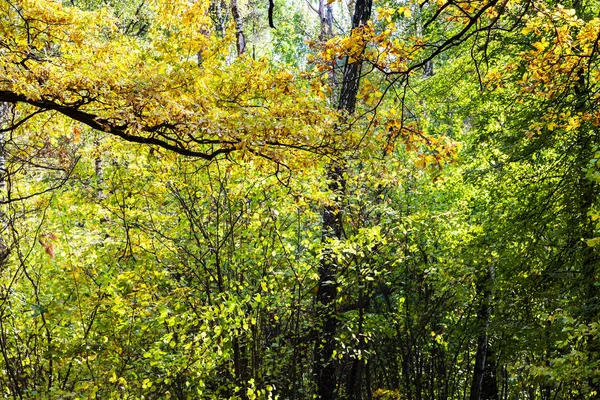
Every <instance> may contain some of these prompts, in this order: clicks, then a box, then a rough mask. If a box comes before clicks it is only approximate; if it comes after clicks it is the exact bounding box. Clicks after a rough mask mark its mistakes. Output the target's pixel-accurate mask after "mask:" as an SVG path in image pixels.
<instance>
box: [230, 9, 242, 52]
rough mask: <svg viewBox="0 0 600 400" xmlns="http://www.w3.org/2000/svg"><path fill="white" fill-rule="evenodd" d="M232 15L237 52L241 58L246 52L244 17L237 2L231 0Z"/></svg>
mask: <svg viewBox="0 0 600 400" xmlns="http://www.w3.org/2000/svg"><path fill="white" fill-rule="evenodd" d="M231 15H233V22H235V37H236V46H237V52H238V56H241V55H242V54H244V52H245V51H246V37H245V36H244V29H243V22H242V15H241V14H240V9H239V7H238V2H237V0H231Z"/></svg>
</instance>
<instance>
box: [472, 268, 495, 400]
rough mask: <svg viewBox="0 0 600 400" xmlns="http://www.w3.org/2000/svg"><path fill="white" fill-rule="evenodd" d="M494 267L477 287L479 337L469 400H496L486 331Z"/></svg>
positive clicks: (492, 366) (490, 304)
mask: <svg viewBox="0 0 600 400" xmlns="http://www.w3.org/2000/svg"><path fill="white" fill-rule="evenodd" d="M494 274H495V271H494V267H493V266H492V265H490V266H489V267H488V271H487V274H486V275H485V278H484V279H483V282H481V284H480V285H479V288H480V290H479V291H480V292H481V294H482V296H481V308H480V310H479V312H478V314H477V320H478V325H479V336H478V338H477V352H476V353H475V369H474V371H473V381H472V383H471V396H470V397H469V399H470V400H492V399H497V398H498V385H497V382H496V371H495V365H494V363H493V361H492V357H491V350H490V343H489V337H488V330H489V327H490V319H491V315H492V285H493V283H494Z"/></svg>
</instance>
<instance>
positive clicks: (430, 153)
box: [384, 119, 457, 169]
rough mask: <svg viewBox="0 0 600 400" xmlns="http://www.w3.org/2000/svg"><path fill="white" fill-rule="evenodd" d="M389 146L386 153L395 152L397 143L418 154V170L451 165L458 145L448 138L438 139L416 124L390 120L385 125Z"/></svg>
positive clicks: (416, 161) (416, 160)
mask: <svg viewBox="0 0 600 400" xmlns="http://www.w3.org/2000/svg"><path fill="white" fill-rule="evenodd" d="M385 129H386V132H387V136H388V138H387V145H386V147H385V148H384V152H385V153H386V154H387V153H389V152H390V151H392V150H393V147H394V145H395V144H396V143H397V142H400V143H402V144H403V145H404V146H405V147H406V150H407V151H408V152H412V153H415V154H416V159H415V166H416V167H417V168H423V169H424V168H429V167H441V166H443V165H444V164H449V163H451V162H452V161H453V159H454V158H455V156H456V150H457V144H456V143H455V142H454V141H453V140H451V139H450V138H447V137H436V136H433V135H431V134H429V133H427V132H425V131H423V130H421V129H419V127H418V125H417V124H416V123H415V122H403V121H401V120H398V119H390V120H388V121H387V122H386V123H385Z"/></svg>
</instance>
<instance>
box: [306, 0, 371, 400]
mask: <svg viewBox="0 0 600 400" xmlns="http://www.w3.org/2000/svg"><path fill="white" fill-rule="evenodd" d="M371 6H372V0H357V1H356V3H355V12H354V17H353V20H352V27H353V28H357V27H360V26H364V25H365V24H366V22H367V21H368V19H369V18H370V16H371ZM361 66H362V64H361V62H360V61H357V62H352V63H351V62H349V60H348V59H346V64H345V66H344V73H343V80H342V87H341V92H340V99H339V103H338V109H340V110H342V111H345V112H346V113H347V114H352V113H353V112H354V109H355V108H356V95H357V93H358V87H359V84H360V73H361ZM327 179H328V181H329V183H328V188H329V190H330V191H331V192H332V193H333V194H334V199H333V200H334V201H333V202H332V204H331V205H327V206H325V207H324V209H323V212H322V218H323V225H322V232H323V233H322V241H323V242H324V243H328V242H330V241H331V240H340V239H341V238H342V232H343V227H342V209H341V200H342V198H343V196H344V187H345V181H344V167H343V166H342V165H340V164H338V163H336V164H332V165H331V166H330V167H329V169H328V172H327ZM337 270H338V264H337V260H336V257H335V256H334V255H333V254H331V252H325V254H324V255H323V257H322V259H321V261H320V265H319V284H318V289H317V299H316V300H317V319H318V324H319V326H318V330H317V336H318V337H317V338H316V340H315V361H314V376H315V383H316V386H317V398H319V399H324V400H333V399H335V398H336V396H337V393H336V388H337V377H336V365H335V360H333V351H334V349H335V334H336V331H337V315H336V307H335V302H336V298H337V284H336V279H337V278H336V276H337Z"/></svg>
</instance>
